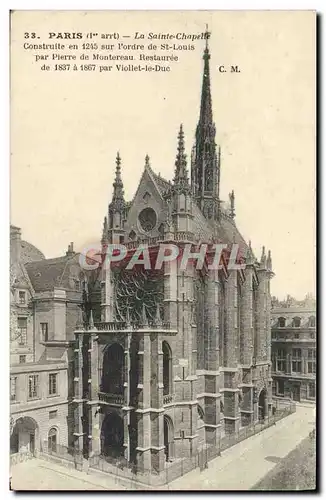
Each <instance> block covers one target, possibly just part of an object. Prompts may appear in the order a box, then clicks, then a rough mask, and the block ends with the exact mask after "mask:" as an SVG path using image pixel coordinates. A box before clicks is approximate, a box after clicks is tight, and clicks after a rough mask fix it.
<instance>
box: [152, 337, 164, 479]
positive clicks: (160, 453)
mask: <svg viewBox="0 0 326 500" xmlns="http://www.w3.org/2000/svg"><path fill="white" fill-rule="evenodd" d="M150 340H151V415H150V421H151V429H150V435H151V443H150V445H151V469H152V470H153V471H155V472H161V471H163V470H164V466H165V453H164V420H163V419H164V409H163V351H162V339H161V336H160V334H159V333H158V332H155V333H153V334H151V336H150Z"/></svg>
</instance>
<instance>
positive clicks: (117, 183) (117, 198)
mask: <svg viewBox="0 0 326 500" xmlns="http://www.w3.org/2000/svg"><path fill="white" fill-rule="evenodd" d="M115 163H116V167H115V179H114V182H113V196H112V203H111V205H112V207H113V208H116V209H117V210H119V209H120V210H121V209H122V208H124V205H125V199H124V190H123V182H122V178H121V158H120V154H119V151H118V153H117V157H116V161H115Z"/></svg>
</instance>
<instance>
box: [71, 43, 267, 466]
mask: <svg viewBox="0 0 326 500" xmlns="http://www.w3.org/2000/svg"><path fill="white" fill-rule="evenodd" d="M209 58H210V55H209V50H208V47H206V49H205V52H204V76H203V85H202V98H201V109H200V117H199V122H198V126H197V130H196V141H195V146H194V148H193V154H192V158H191V176H189V175H188V167H187V160H186V155H185V141H184V131H183V128H182V126H181V127H180V131H179V135H178V146H177V155H176V161H175V175H174V179H173V181H172V182H170V181H166V180H165V179H163V178H162V177H161V176H160V175H157V174H155V172H154V171H153V169H152V167H151V165H150V160H149V157H148V156H146V158H145V167H144V171H143V174H142V177H141V179H140V183H139V186H138V188H137V190H136V194H135V196H134V198H133V201H132V202H126V201H125V198H124V191H123V181H122V172H121V158H120V155H119V154H118V156H117V160H116V177H115V181H114V184H113V197H112V201H111V203H110V204H109V207H108V213H107V216H106V217H105V219H104V225H103V234H102V255H104V257H105V256H106V252H107V250H108V248H110V244H112V243H114V244H122V243H123V244H124V245H125V246H126V247H127V249H128V254H127V256H126V259H125V260H124V261H122V263H120V264H119V265H114V264H113V263H112V262H111V265H110V266H102V269H101V274H100V277H99V282H100V286H99V287H98V288H100V289H101V297H100V306H101V321H95V322H94V319H93V314H92V313H91V312H90V310H92V307H93V308H95V306H97V305H98V304H97V302H96V300H94V299H93V300H92V299H91V290H88V292H89V293H88V296H89V298H88V299H87V300H86V303H85V309H84V312H85V314H84V318H83V321H81V323H80V325H79V328H77V330H76V331H75V337H76V346H75V352H74V355H75V374H74V377H75V378H74V384H75V386H74V387H75V397H74V403H73V404H74V415H75V433H74V436H75V447H76V450H78V451H82V452H83V454H84V456H85V457H86V458H87V457H92V456H93V455H98V454H101V455H105V456H106V457H110V458H111V459H119V458H120V459H121V458H123V457H124V458H125V459H126V462H128V463H129V464H135V465H136V466H137V469H138V470H143V471H150V472H154V471H155V472H161V471H163V470H164V468H165V467H166V463H167V462H170V461H174V460H178V459H180V458H183V457H192V456H194V455H196V454H197V453H198V451H199V450H201V449H203V448H205V447H208V446H209V447H214V446H217V444H218V442H219V439H220V437H221V436H222V435H224V434H225V433H238V431H239V428H240V427H243V426H247V425H250V424H252V423H254V422H256V421H257V420H259V419H260V420H262V419H265V418H267V417H268V415H269V414H270V413H271V410H272V408H271V406H272V378H271V332H270V308H271V304H270V280H271V278H272V276H273V272H272V261H271V255H270V252H268V255H266V254H265V249H264V248H263V251H262V255H261V258H260V260H259V261H258V260H257V259H256V258H255V256H254V254H253V251H252V249H251V246H250V243H249V244H247V243H246V242H245V241H244V239H243V238H242V236H241V234H240V233H239V231H238V229H237V227H236V224H235V198H234V193H233V192H232V193H231V194H230V200H229V204H227V203H225V202H223V201H222V200H221V199H220V195H219V192H220V169H221V149H220V148H217V146H216V144H215V126H214V123H213V117H212V103H211V95H210V80H209ZM189 178H191V182H190V181H189ZM200 242H205V243H209V244H211V245H213V244H217V243H222V244H226V248H225V250H224V251H223V253H222V258H221V266H220V268H219V269H214V270H211V269H209V266H208V265H207V262H206V261H205V262H204V266H203V268H202V269H197V266H196V259H194V260H193V262H192V263H191V264H189V265H187V266H186V268H184V267H183V266H182V262H181V260H180V259H174V260H170V261H165V262H164V263H163V268H162V269H161V270H160V272H157V271H155V270H153V266H152V270H151V271H149V272H148V271H145V270H144V269H142V267H141V266H136V267H135V268H134V269H133V270H132V271H128V269H127V267H126V263H127V262H130V259H133V258H135V256H137V255H138V257H141V255H142V256H144V254H142V251H141V246H143V247H142V248H143V249H146V251H147V250H148V251H149V255H150V259H151V261H152V260H153V259H154V260H155V258H157V255H158V252H159V251H160V248H161V246H162V243H164V244H165V245H169V244H171V243H173V244H176V245H178V247H179V249H180V250H181V251H182V252H186V251H187V244H189V243H191V244H192V252H197V253H198V252H199V251H200V248H199V244H200ZM234 243H235V244H238V246H239V247H238V248H239V253H238V255H237V262H242V263H243V264H244V265H243V266H242V268H241V269H231V268H230V266H228V265H227V264H228V261H229V260H230V246H232V244H234ZM160 245H161V246H160ZM128 259H129V260H128ZM97 272H98V271H97ZM87 304H88V305H87ZM89 304H91V306H90V307H89ZM108 459H109V458H108Z"/></svg>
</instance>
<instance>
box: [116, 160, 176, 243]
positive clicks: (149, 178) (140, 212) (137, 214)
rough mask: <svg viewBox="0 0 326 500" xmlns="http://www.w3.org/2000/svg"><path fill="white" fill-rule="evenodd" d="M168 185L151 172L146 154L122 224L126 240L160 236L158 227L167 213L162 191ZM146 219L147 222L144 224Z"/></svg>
mask: <svg viewBox="0 0 326 500" xmlns="http://www.w3.org/2000/svg"><path fill="white" fill-rule="evenodd" d="M169 186H170V184H169V182H167V181H166V180H165V179H163V178H161V177H160V176H158V175H157V174H155V173H154V172H153V170H152V168H151V166H150V164H149V158H148V156H147V157H146V161H145V168H144V171H143V174H142V176H141V179H140V182H139V185H138V188H137V191H136V193H135V196H134V198H133V200H132V202H131V204H130V208H129V210H128V216H127V220H126V223H125V226H124V227H125V232H126V233H125V234H126V241H127V242H128V241H131V240H134V239H139V238H140V239H142V238H155V237H158V236H160V234H161V232H160V228H161V225H162V224H164V222H165V220H166V215H167V205H166V202H165V201H164V199H163V193H164V192H165V191H166V189H167V188H168V187H169ZM147 220H148V224H147V225H146V221H147ZM146 229H148V230H146Z"/></svg>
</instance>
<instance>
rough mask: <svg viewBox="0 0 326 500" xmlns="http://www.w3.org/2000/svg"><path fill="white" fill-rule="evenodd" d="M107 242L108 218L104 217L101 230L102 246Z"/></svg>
mask: <svg viewBox="0 0 326 500" xmlns="http://www.w3.org/2000/svg"><path fill="white" fill-rule="evenodd" d="M107 242H108V218H107V217H106V216H105V217H104V221H103V230H102V244H103V243H107Z"/></svg>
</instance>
